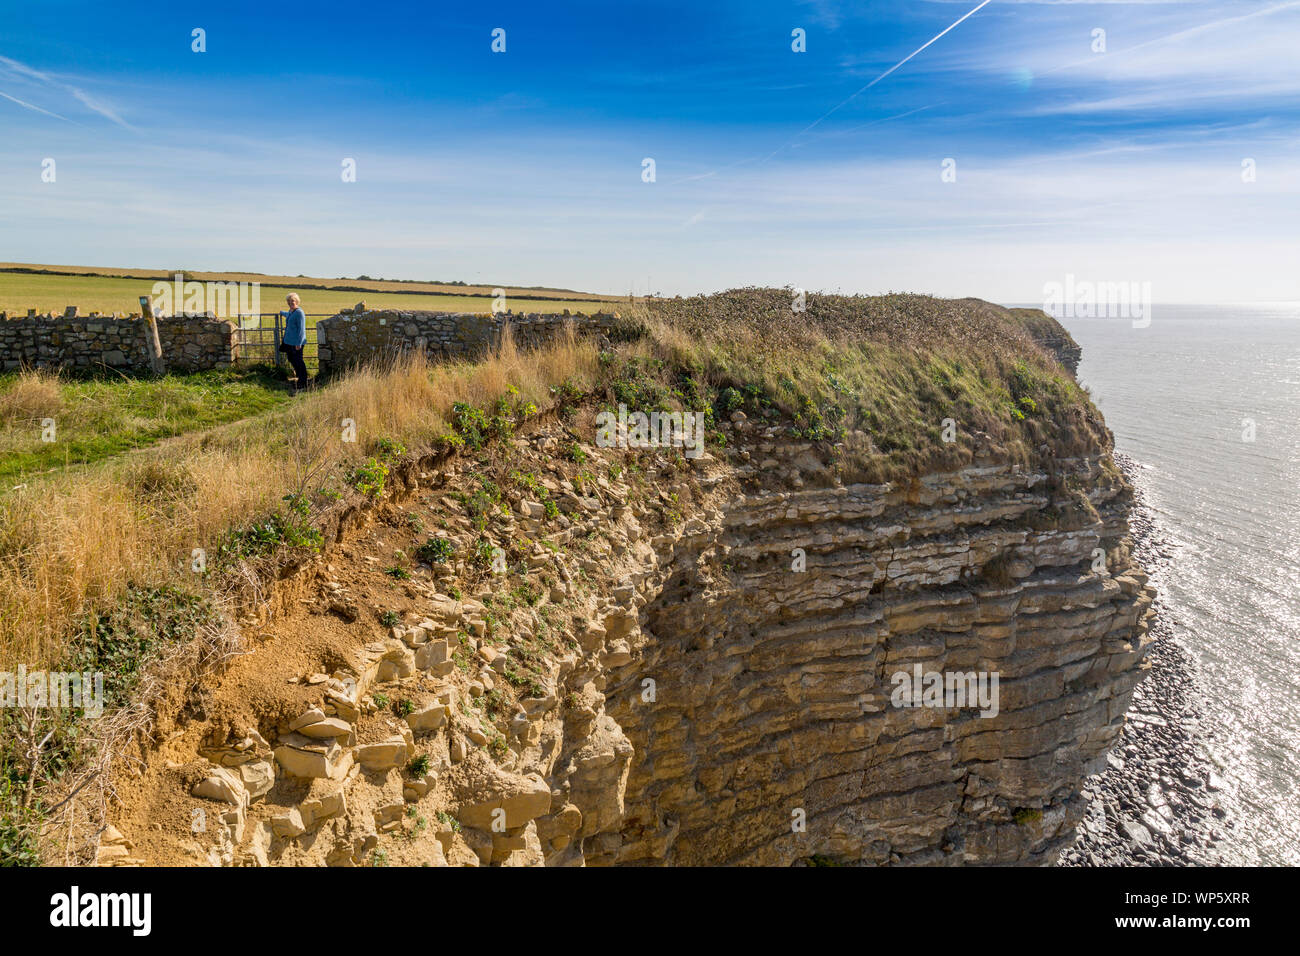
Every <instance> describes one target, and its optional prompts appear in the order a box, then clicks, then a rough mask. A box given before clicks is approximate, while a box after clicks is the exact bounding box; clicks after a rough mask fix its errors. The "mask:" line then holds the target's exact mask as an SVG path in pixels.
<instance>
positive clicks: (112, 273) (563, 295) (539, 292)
mask: <svg viewBox="0 0 1300 956" xmlns="http://www.w3.org/2000/svg"><path fill="white" fill-rule="evenodd" d="M179 268H180V269H182V270H184V271H185V274H186V275H187V276H191V277H193V278H195V279H197V280H198V281H200V282H208V281H215V282H261V283H262V284H263V285H274V286H277V287H279V286H285V287H288V288H291V289H295V288H296V289H307V288H319V289H332V288H333V289H341V288H342V287H344V286H346V287H348V288H349V289H361V290H364V291H366V292H431V293H437V294H446V295H491V294H492V291H493V289H495V288H498V287H500V288H504V289H505V291H506V294H507V295H509V296H511V297H512V298H529V299H566V300H577V301H582V300H586V299H607V300H611V301H615V300H619V299H621V298H622V296H608V295H601V294H600V293H596V292H579V291H577V290H576V289H552V288H548V287H541V286H539V287H535V288H523V287H521V286H508V285H501V284H500V283H497V284H495V285H460V284H457V283H451V282H399V281H396V280H384V279H349V278H337V279H330V278H321V277H319V276H282V275H267V274H265V273H261V272H203V271H200V270H189V269H185V263H183V262H182V263H179ZM6 270H8V271H12V270H36V271H39V272H48V273H55V274H71V275H93V276H103V277H105V278H118V279H149V280H150V282H153V281H154V280H156V279H163V278H166V279H170V278H171V277H172V274H173V273H174V272H175V271H176V270H175V269H119V268H116V267H111V266H58V265H44V264H40V263H31V262H0V271H6Z"/></svg>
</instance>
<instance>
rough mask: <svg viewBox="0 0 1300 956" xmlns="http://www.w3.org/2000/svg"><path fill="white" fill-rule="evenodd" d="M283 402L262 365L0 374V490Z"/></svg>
mask: <svg viewBox="0 0 1300 956" xmlns="http://www.w3.org/2000/svg"><path fill="white" fill-rule="evenodd" d="M289 400H290V399H289V395H288V393H287V392H286V390H285V386H284V383H283V382H282V381H280V380H279V379H278V378H276V377H275V376H273V375H272V374H270V372H269V371H268V370H265V369H227V370H221V371H210V372H196V373H192V374H189V375H167V376H165V377H163V378H160V379H147V378H127V377H119V376H109V377H105V378H101V379H88V380H77V379H72V380H68V379H61V378H60V377H59V376H58V375H55V374H53V373H50V372H28V373H25V374H22V375H17V374H9V375H0V493H3V491H4V490H7V489H8V488H10V487H12V486H13V485H15V484H18V483H21V482H23V481H26V480H27V479H28V478H30V477H32V476H34V475H37V474H41V473H44V472H49V471H51V470H54V469H58V468H65V467H68V466H72V465H88V464H94V463H95V462H98V461H102V460H103V459H105V458H110V457H112V456H114V455H118V454H121V453H122V452H124V451H128V450H130V449H133V448H144V447H147V446H149V445H152V444H154V443H155V442H157V441H159V440H160V439H163V438H170V437H172V436H174V435H180V434H184V433H185V432H190V431H195V430H197V429H202V428H208V427H211V426H213V425H220V424H224V423H226V422H232V421H236V420H238V419H241V418H247V417H250V416H253V415H257V414H258V413H260V412H263V411H266V410H267V409H269V408H273V407H275V406H276V405H280V404H282V403H284V402H287V401H289ZM46 421H52V422H53V423H54V427H55V431H54V434H53V435H51V436H46V435H44V434H43V432H44V429H43V426H42V423H43V422H46ZM46 437H50V438H52V439H53V440H49V441H47V440H45V438H46Z"/></svg>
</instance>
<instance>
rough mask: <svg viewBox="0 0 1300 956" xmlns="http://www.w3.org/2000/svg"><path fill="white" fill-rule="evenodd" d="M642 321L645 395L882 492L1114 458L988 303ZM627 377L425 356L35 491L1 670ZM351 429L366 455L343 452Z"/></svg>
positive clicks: (893, 304)
mask: <svg viewBox="0 0 1300 956" xmlns="http://www.w3.org/2000/svg"><path fill="white" fill-rule="evenodd" d="M628 322H629V324H630V325H632V326H634V327H636V328H637V329H638V330H639V331H640V332H641V333H642V337H641V339H640V340H639V341H637V342H634V343H632V344H630V345H628V346H626V347H625V348H624V350H623V353H622V356H621V359H620V361H622V362H624V363H626V361H627V360H628V359H629V358H635V357H639V358H641V359H642V360H643V361H641V362H640V363H639V364H638V365H636V368H637V369H638V370H639V371H638V372H637V374H640V375H647V376H651V377H657V379H658V382H657V384H656V385H655V387H654V388H652V389H649V390H648V391H647V392H646V393H645V394H647V395H658V396H667V397H671V396H673V395H678V396H684V395H685V394H686V393H685V392H683V391H681V389H683V387H684V386H683V377H686V378H689V379H691V380H692V381H691V382H689V383H686V387H688V388H691V389H693V388H695V384H699V385H702V386H704V388H705V391H704V392H700V391H695V392H693V393H692V394H691V400H704V401H711V400H712V399H711V398H710V397H709V396H710V395H712V396H716V395H717V394H718V391H717V390H719V389H726V388H738V389H743V388H751V387H753V388H757V389H761V394H762V396H763V397H762V400H761V401H762V402H763V403H766V404H760V405H759V406H757V408H756V412H757V413H759V414H765V413H766V410H773V409H779V410H780V411H781V413H782V415H783V416H785V419H784V420H786V421H790V422H792V423H793V425H794V427H795V428H796V429H797V430H800V431H801V434H802V436H803V437H804V438H805V439H807V438H809V437H811V440H815V441H826V442H829V443H836V442H839V443H841V445H842V450H841V455H842V460H843V461H844V463H845V465H846V466H848V467H850V468H852V469H856V473H857V474H858V475H863V476H869V477H870V478H873V479H878V480H886V479H888V478H891V477H897V476H900V475H904V474H916V473H918V472H921V471H924V470H929V469H933V468H948V467H959V466H961V465H963V464H965V463H967V462H969V461H971V460H972V459H973V458H975V457H976V456H978V455H980V454H989V453H990V451H991V453H993V454H995V455H997V456H999V457H1001V458H1003V459H1004V460H1026V461H1028V460H1032V459H1034V458H1035V456H1042V455H1044V454H1047V455H1051V454H1075V453H1085V452H1095V451H1097V450H1098V449H1104V448H1105V447H1106V446H1107V444H1108V441H1109V438H1108V435H1107V433H1106V430H1105V426H1104V423H1102V422H1101V420H1100V417H1099V416H1098V415H1097V414H1096V410H1095V409H1094V408H1092V405H1091V403H1090V402H1089V401H1088V398H1087V396H1086V394H1085V393H1084V392H1083V391H1082V390H1081V389H1080V388H1079V387H1078V385H1077V384H1076V383H1075V382H1074V381H1073V379H1071V378H1070V377H1069V376H1068V374H1066V373H1065V372H1064V371H1063V370H1062V369H1061V367H1060V366H1059V365H1057V364H1056V362H1055V361H1054V360H1053V359H1052V358H1051V357H1050V356H1049V355H1047V353H1045V352H1044V351H1042V350H1041V349H1040V348H1039V347H1038V346H1037V345H1035V343H1034V341H1033V340H1032V339H1031V338H1030V336H1029V335H1028V333H1027V332H1026V331H1025V326H1024V323H1023V322H1021V321H1017V320H1016V319H1015V317H1011V316H1009V314H1008V313H1007V311H1006V310H1004V309H1000V308H999V307H997V306H992V305H990V304H988V303H983V302H978V301H977V300H959V301H953V300H939V299H931V298H928V297H923V296H881V297H874V298H866V297H843V296H810V297H809V299H808V310H807V311H806V312H803V313H793V312H792V311H791V309H790V293H789V291H788V290H780V289H766V290H765V289H741V290H734V291H732V292H729V293H723V294H719V295H716V296H704V297H696V298H693V299H673V300H661V301H659V302H656V303H654V304H653V305H652V307H650V308H644V307H642V308H637V309H635V310H634V311H633V314H632V315H631V316H630V317H629V319H628ZM627 368H628V365H627V364H623V365H619V364H618V363H613V364H611V365H609V366H608V367H606V368H604V369H602V368H601V363H600V361H599V356H598V353H597V348H596V346H595V345H594V344H593V343H591V342H589V341H581V340H577V339H575V338H574V337H573V336H569V337H568V338H567V339H566V340H564V341H561V342H558V343H556V344H554V345H552V346H551V347H548V348H545V349H541V350H538V351H534V352H529V353H527V354H519V353H517V352H516V351H515V349H514V347H513V345H512V344H511V343H510V342H509V341H507V342H506V343H505V344H504V345H503V346H502V348H501V349H500V351H499V353H498V354H496V355H494V356H492V357H490V358H488V359H487V360H485V361H482V362H479V363H475V364H463V363H459V364H448V365H439V366H432V367H430V366H428V365H427V364H426V363H425V361H424V359H423V358H422V357H421V356H419V355H408V356H405V357H403V358H401V359H400V360H394V361H393V362H391V363H389V364H387V365H382V366H371V367H366V368H362V369H359V370H357V371H356V372H354V373H352V374H350V375H349V376H348V377H346V378H344V379H341V380H339V381H338V382H336V383H334V384H332V385H329V386H327V387H324V388H322V389H320V390H319V391H317V392H314V393H310V394H308V395H306V396H304V397H302V398H300V399H298V400H297V401H296V402H295V403H293V404H292V405H289V406H283V407H279V408H277V409H274V410H272V411H268V412H265V413H262V414H260V415H257V416H256V417H254V418H250V419H246V420H243V421H239V422H236V423H233V424H229V425H223V426H219V427H215V428H210V429H207V430H205V431H196V432H193V433H189V434H185V435H181V436H178V437H175V438H172V439H168V440H166V441H164V442H162V443H160V444H158V445H156V446H154V447H152V448H149V449H145V450H141V451H137V452H132V453H129V454H123V455H116V456H114V457H111V458H109V459H106V460H104V461H101V462H99V463H98V464H96V465H93V466H90V467H87V468H85V469H80V470H77V471H75V472H71V471H65V472H62V473H54V474H50V475H47V476H44V477H42V478H40V479H36V480H33V481H31V482H29V484H28V486H27V487H23V488H20V489H18V490H15V491H12V492H10V493H8V494H7V495H4V496H3V497H0V669H4V668H5V667H6V666H7V665H9V664H11V663H17V662H20V661H23V662H27V663H28V664H29V665H36V664H43V663H50V662H52V661H55V660H57V659H58V657H59V654H60V653H61V649H62V648H63V647H64V642H65V641H66V639H67V634H68V633H69V631H70V628H71V627H72V625H73V623H74V622H75V621H76V620H77V619H78V618H79V617H80V616H82V615H84V614H85V613H86V612H87V611H88V610H90V609H92V608H104V607H110V606H112V604H113V601H114V599H115V597H117V596H119V595H121V594H122V593H123V591H124V589H125V588H126V587H127V586H128V585H135V586H152V585H157V584H164V583H181V584H186V583H192V582H193V580H194V579H193V577H192V575H191V572H190V571H189V565H190V560H191V552H192V550H193V549H194V548H205V549H212V548H214V547H216V546H217V544H218V543H219V542H220V541H222V540H223V538H224V536H226V535H227V534H228V533H229V531H230V530H231V529H232V528H237V527H245V526H247V525H249V524H250V523H251V522H253V521H255V520H260V519H262V518H264V517H265V516H266V515H267V514H269V513H270V512H272V511H274V510H276V509H278V508H280V507H281V503H282V499H283V498H284V496H285V495H287V494H290V493H295V492H315V491H317V490H318V489H320V488H322V487H328V488H330V489H333V490H340V491H343V492H345V493H346V492H348V491H350V489H349V488H348V486H347V485H346V484H345V483H344V482H343V480H342V476H343V475H345V474H346V473H347V471H348V470H349V469H350V468H351V467H352V466H354V465H355V464H356V463H358V462H359V461H360V460H361V459H363V458H365V457H366V456H367V455H370V454H372V453H373V450H374V448H375V447H376V445H377V443H378V442H379V441H380V440H381V439H389V440H392V441H397V442H401V443H402V444H403V445H405V446H407V448H408V449H409V450H410V451H418V450H419V449H421V448H422V447H428V446H429V445H431V443H432V442H433V441H434V440H435V438H436V437H437V436H438V435H440V434H442V433H444V432H445V431H446V427H447V426H446V416H447V414H448V412H449V410H450V409H451V406H452V405H453V403H455V402H468V403H471V404H475V405H486V404H488V403H490V402H492V401H494V400H495V399H497V398H499V397H500V396H502V395H503V394H505V393H506V391H507V389H508V388H509V387H511V386H513V387H514V388H515V389H518V390H519V393H520V394H519V398H520V399H521V400H527V401H533V402H536V403H537V405H539V406H543V407H544V406H546V405H548V404H550V401H549V400H550V389H551V387H552V386H556V385H559V384H561V383H563V382H565V381H573V382H574V383H575V384H578V385H580V386H582V387H584V388H586V387H592V386H595V385H597V384H598V383H599V384H600V385H601V386H602V388H607V389H608V388H611V387H612V386H611V384H610V381H611V380H610V376H611V375H612V376H617V375H620V374H624V373H625V372H626V370H627ZM11 394H12V395H13V396H14V397H12V398H11V399H10V400H9V402H8V406H9V407H10V408H11V409H12V410H11V411H9V412H8V414H11V415H33V414H36V413H39V412H42V411H43V410H44V409H45V408H47V407H48V405H47V403H48V402H50V401H52V400H54V398H55V397H57V394H58V388H57V382H56V381H54V380H53V378H52V377H49V376H44V377H41V376H37V377H26V378H24V379H23V381H22V383H21V388H19V389H16V390H15V392H13V393H11ZM606 394H607V395H609V394H610V392H608V391H607V392H606ZM747 394H750V393H747ZM656 400H657V399H656ZM673 400H676V399H673ZM683 400H684V399H683ZM746 407H747V408H749V407H750V406H748V405H747V406H746ZM945 417H951V418H953V419H955V420H956V421H957V422H958V423H959V426H960V431H961V438H960V440H959V441H958V442H956V443H945V442H941V441H940V438H939V433H940V424H941V422H942V421H943V420H944V418H945ZM349 419H350V420H351V421H352V422H354V423H355V434H356V441H355V443H348V442H346V441H344V437H343V436H344V423H345V420H349ZM773 420H776V419H773ZM837 447H840V446H837ZM1044 449H1046V450H1047V451H1043V450H1044Z"/></svg>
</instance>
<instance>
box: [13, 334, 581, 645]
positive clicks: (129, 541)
mask: <svg viewBox="0 0 1300 956" xmlns="http://www.w3.org/2000/svg"><path fill="white" fill-rule="evenodd" d="M596 366H597V362H596V350H595V347H594V346H593V345H591V344H589V343H584V342H580V341H577V340H575V339H573V338H572V337H570V338H569V339H567V340H565V341H562V342H559V343H556V344H555V345H554V346H552V347H550V348H547V349H544V350H539V351H536V352H531V353H529V354H527V355H521V354H518V353H517V352H516V351H515V350H514V348H513V346H512V345H511V344H510V343H509V342H507V343H506V344H505V345H504V346H503V348H502V349H501V351H500V353H499V354H497V355H495V356H493V357H491V358H489V359H487V360H485V361H483V362H481V363H478V364H473V365H471V364H451V365H441V366H436V367H429V366H428V365H427V364H426V363H425V361H424V359H423V357H422V356H419V355H410V356H405V357H403V358H401V359H400V360H395V361H393V362H392V363H390V364H388V365H386V366H382V367H371V368H366V369H362V370H360V371H358V372H356V373H355V374H353V375H351V376H349V377H348V378H346V379H344V380H342V381H340V382H338V383H337V384H335V385H333V386H329V387H325V388H322V389H321V390H319V391H317V392H314V393H310V394H308V395H305V396H303V397H302V398H301V399H299V401H298V402H296V403H295V404H293V405H292V406H290V407H288V408H284V409H280V410H277V411H274V412H270V413H267V414H264V415H262V416H259V417H257V418H254V419H249V420H245V421H241V422H237V423H234V424H231V425H226V426H222V427H218V428H215V429H211V430H208V431H206V432H202V433H196V434H192V435H185V436H181V437H179V438H176V439H172V440H170V441H168V442H165V443H163V444H160V445H158V446H155V447H153V448H150V449H146V450H143V451H139V452H135V453H131V454H128V455H123V456H119V457H117V458H114V459H111V460H108V461H105V462H102V463H100V464H99V465H97V466H95V467H93V468H89V469H85V470H81V471H77V472H75V473H74V472H67V473H61V474H53V475H50V476H47V477H46V478H43V479H40V480H36V481H33V482H30V483H29V484H28V485H27V486H26V487H22V488H19V489H17V490H15V491H12V492H10V493H8V494H6V495H5V496H4V497H2V498H0V670H4V669H6V668H9V667H10V666H12V665H16V664H17V663H19V662H25V663H27V664H28V665H29V666H38V665H41V664H49V663H52V662H54V661H57V660H58V658H59V655H60V653H61V652H62V648H63V646H64V641H65V639H66V635H67V634H68V632H69V630H70V628H71V627H72V625H73V624H74V622H75V621H76V619H77V618H78V617H79V616H81V615H83V614H84V613H85V612H86V611H88V610H89V609H91V608H93V607H101V608H102V607H105V606H111V604H112V602H113V600H114V598H115V596H117V595H119V594H121V593H122V591H123V589H124V588H125V587H126V586H127V585H128V584H130V585H135V586H151V585H155V584H164V583H169V582H171V583H182V584H185V583H190V582H192V581H193V577H192V574H191V572H190V571H189V566H190V556H191V552H192V550H193V549H194V548H199V547H202V548H209V549H210V548H213V547H214V546H215V544H216V543H217V542H219V541H220V540H221V539H222V537H223V535H225V534H226V533H227V532H228V530H229V529H231V528H233V527H239V526H243V525H246V524H247V523H249V522H250V521H252V520H254V519H256V518H259V517H261V516H262V515H264V514H266V513H267V512H269V511H271V510H272V509H275V508H277V507H278V506H279V504H280V502H281V499H282V498H283V496H284V495H286V494H288V493H290V492H292V491H294V490H297V489H298V488H299V487H300V486H301V485H302V484H303V483H304V482H305V481H309V480H312V478H313V477H314V476H320V475H332V476H336V477H337V476H338V475H340V474H342V473H343V472H345V471H346V470H347V468H348V467H349V466H350V465H351V464H352V463H355V462H356V461H358V460H360V459H361V458H363V457H365V455H366V454H367V453H368V450H369V449H370V448H372V447H373V445H374V443H375V442H376V441H378V440H379V439H381V438H388V439H392V440H396V441H400V442H402V443H403V444H405V445H407V446H408V447H409V448H410V449H411V450H412V451H414V450H417V449H418V448H419V447H421V446H423V445H426V444H428V443H429V442H431V441H432V440H433V439H434V438H435V437H436V436H437V435H438V434H440V433H441V432H442V431H444V429H445V415H446V413H447V412H448V410H449V409H450V408H451V406H452V404H453V403H454V402H458V401H464V402H473V403H484V402H487V401H490V400H492V399H495V398H497V397H498V396H500V395H501V394H503V393H504V392H505V391H506V388H507V386H511V385H512V386H514V387H515V388H517V389H519V391H520V393H521V397H522V398H524V399H529V400H532V401H535V402H537V403H538V404H539V405H544V404H546V403H547V402H548V400H549V389H550V387H551V386H552V385H557V384H560V383H561V382H564V381H565V380H574V381H577V382H586V383H588V384H590V383H591V381H593V380H594V375H595V370H596ZM345 419H351V420H352V421H353V422H355V431H356V441H355V443H347V442H345V441H344V440H343V435H344V430H343V423H344V420H345ZM336 487H337V485H336Z"/></svg>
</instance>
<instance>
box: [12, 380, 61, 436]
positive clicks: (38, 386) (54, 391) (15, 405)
mask: <svg viewBox="0 0 1300 956" xmlns="http://www.w3.org/2000/svg"><path fill="white" fill-rule="evenodd" d="M62 408H63V393H62V391H61V390H60V389H59V375H58V373H57V372H48V371H44V370H40V369H37V370H33V371H27V372H23V373H22V374H21V375H19V376H18V377H17V379H16V380H15V381H14V383H13V384H12V385H10V386H9V387H8V388H5V389H3V390H0V426H13V425H18V424H29V425H30V424H36V423H39V422H40V420H41V419H42V418H52V417H54V416H55V415H57V414H58V413H59V411H60V410H62Z"/></svg>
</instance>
